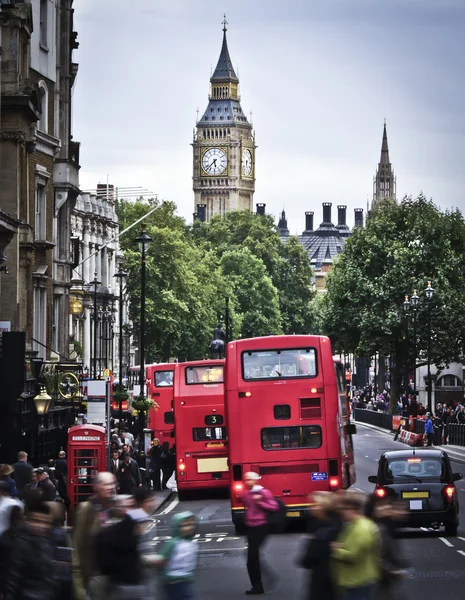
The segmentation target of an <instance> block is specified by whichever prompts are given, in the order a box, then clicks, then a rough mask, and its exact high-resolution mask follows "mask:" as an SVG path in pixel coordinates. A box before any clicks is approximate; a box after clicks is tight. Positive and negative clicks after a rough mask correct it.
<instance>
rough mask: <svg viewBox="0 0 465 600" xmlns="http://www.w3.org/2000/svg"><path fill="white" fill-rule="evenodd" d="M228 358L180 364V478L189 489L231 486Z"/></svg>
mask: <svg viewBox="0 0 465 600" xmlns="http://www.w3.org/2000/svg"><path fill="white" fill-rule="evenodd" d="M223 381H224V360H201V361H194V362H186V363H179V364H177V365H175V370H174V421H175V432H176V479H177V484H178V493H179V495H180V497H181V496H182V495H183V494H184V495H185V493H186V492H187V491H189V490H194V489H212V488H227V487H228V485H229V471H228V456H227V434H226V418H225V413H224V384H223Z"/></svg>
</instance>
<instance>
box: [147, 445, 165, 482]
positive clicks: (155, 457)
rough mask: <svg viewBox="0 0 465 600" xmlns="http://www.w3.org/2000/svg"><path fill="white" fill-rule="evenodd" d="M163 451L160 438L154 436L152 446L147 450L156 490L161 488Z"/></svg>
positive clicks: (150, 473) (151, 475)
mask: <svg viewBox="0 0 465 600" xmlns="http://www.w3.org/2000/svg"><path fill="white" fill-rule="evenodd" d="M161 453H162V449H161V447H160V440H159V439H158V438H153V440H152V446H151V448H149V449H148V450H147V456H148V458H149V461H150V462H149V477H150V480H151V481H152V486H153V489H154V490H155V491H159V490H161Z"/></svg>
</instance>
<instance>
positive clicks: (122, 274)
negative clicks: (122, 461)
mask: <svg viewBox="0 0 465 600" xmlns="http://www.w3.org/2000/svg"><path fill="white" fill-rule="evenodd" d="M127 275H128V274H127V273H126V271H125V270H124V269H123V265H122V263H120V265H119V269H118V272H117V273H115V274H114V275H113V277H117V278H118V279H119V315H118V316H119V346H118V351H119V358H118V368H119V374H118V381H119V385H118V387H119V391H120V392H122V391H123V282H124V278H125V277H127ZM119 422H120V427H121V423H122V422H123V398H122V396H120V399H119Z"/></svg>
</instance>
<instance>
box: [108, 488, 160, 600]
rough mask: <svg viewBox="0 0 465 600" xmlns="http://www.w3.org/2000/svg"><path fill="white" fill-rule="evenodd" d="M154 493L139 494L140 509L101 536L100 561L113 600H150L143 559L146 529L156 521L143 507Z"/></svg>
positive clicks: (140, 491)
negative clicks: (142, 552) (143, 538)
mask: <svg viewBox="0 0 465 600" xmlns="http://www.w3.org/2000/svg"><path fill="white" fill-rule="evenodd" d="M149 496H150V492H148V491H147V490H145V489H144V488H140V489H139V490H138V491H137V498H138V502H137V504H136V508H131V509H129V510H127V511H126V514H125V515H124V516H123V518H122V519H121V520H119V521H118V522H116V523H113V524H111V525H109V526H108V527H105V528H103V529H101V530H100V532H99V533H98V534H97V539H96V544H97V561H98V565H99V568H100V569H101V571H102V572H103V573H104V574H105V575H106V576H107V577H108V588H107V590H108V594H109V595H110V597H111V598H112V600H125V599H126V598H131V599H133V600H136V599H137V600H138V599H141V600H142V599H145V598H147V592H148V590H147V587H146V580H145V578H144V574H143V565H142V558H141V539H142V536H143V534H144V531H145V528H146V527H147V525H148V524H149V523H151V522H152V520H151V519H150V516H149V515H148V513H147V512H146V511H145V510H144V509H143V508H142V506H143V504H144V501H145V500H147V499H148V498H149Z"/></svg>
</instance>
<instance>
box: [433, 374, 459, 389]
mask: <svg viewBox="0 0 465 600" xmlns="http://www.w3.org/2000/svg"><path fill="white" fill-rule="evenodd" d="M436 385H437V387H462V382H461V381H460V379H459V377H456V376H455V375H443V376H442V377H440V378H439V379H438V382H437V384H436Z"/></svg>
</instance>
